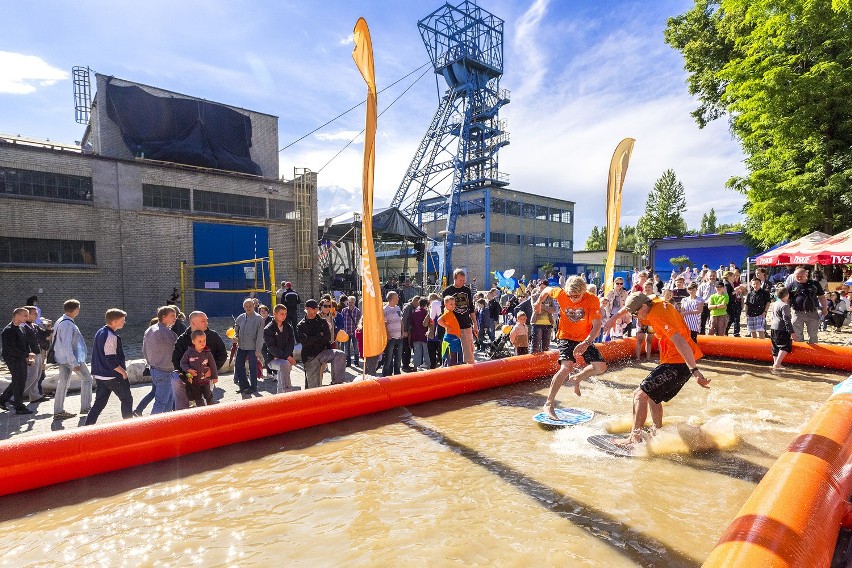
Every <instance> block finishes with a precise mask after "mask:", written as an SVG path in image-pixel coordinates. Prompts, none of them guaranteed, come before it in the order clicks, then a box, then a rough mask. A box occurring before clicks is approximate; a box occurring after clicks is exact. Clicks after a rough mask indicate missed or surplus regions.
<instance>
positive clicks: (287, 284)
mask: <svg viewBox="0 0 852 568" xmlns="http://www.w3.org/2000/svg"><path fill="white" fill-rule="evenodd" d="M292 286H293V284H291V283H290V282H285V283H284V287H285V288H291V287H292Z"/></svg>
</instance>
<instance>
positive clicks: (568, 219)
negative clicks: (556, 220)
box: [560, 210, 571, 223]
mask: <svg viewBox="0 0 852 568" xmlns="http://www.w3.org/2000/svg"><path fill="white" fill-rule="evenodd" d="M560 221H562V222H563V223H570V222H571V212H570V211H568V210H565V211H562V215H561V219H560Z"/></svg>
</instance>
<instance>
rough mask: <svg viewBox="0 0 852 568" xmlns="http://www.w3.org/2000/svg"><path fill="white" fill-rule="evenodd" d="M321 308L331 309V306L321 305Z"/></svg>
mask: <svg viewBox="0 0 852 568" xmlns="http://www.w3.org/2000/svg"><path fill="white" fill-rule="evenodd" d="M321 307H323V308H330V307H331V304H322V305H321Z"/></svg>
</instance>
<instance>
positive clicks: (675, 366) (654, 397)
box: [604, 292, 710, 446]
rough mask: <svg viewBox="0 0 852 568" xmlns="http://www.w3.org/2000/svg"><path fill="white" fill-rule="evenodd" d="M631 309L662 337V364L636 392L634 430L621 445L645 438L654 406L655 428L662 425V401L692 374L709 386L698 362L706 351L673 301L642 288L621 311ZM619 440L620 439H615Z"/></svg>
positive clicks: (634, 395) (670, 397) (628, 298)
mask: <svg viewBox="0 0 852 568" xmlns="http://www.w3.org/2000/svg"><path fill="white" fill-rule="evenodd" d="M624 312H630V313H631V314H633V315H634V316H636V317H637V318H638V319H639V323H640V324H641V325H650V326H651V327H653V328H654V333H656V334H657V337H659V339H660V364H659V365H657V367H656V368H655V369H654V370H653V371H651V373H650V374H649V375H648V376H647V377H645V380H643V381H642V383H641V384H640V385H639V388H638V389H636V390H635V391H634V392H633V430H632V431H631V432H630V436H629V437H628V438H627V439H626V440H624V441H623V442H621V443H620V445H626V446H629V445H632V444H636V443H640V442H642V426H644V425H645V419H646V418H647V417H648V409H649V408H650V410H651V420H652V421H653V422H654V426H655V427H656V428H662V427H663V402H668V401H669V400H671V399H673V398H674V397H675V396H676V395H677V393H678V392H680V389H681V388H683V385H685V384H686V383H687V381H689V378H690V377H692V376H695V378H696V380H697V381H698V384H699V385H700V386H702V387H704V388H710V379H705V378H704V375H702V374H701V371H700V370H699V369H698V367H697V366H696V361H698V360H699V359H701V358H702V357H703V356H704V354H703V353H702V352H701V350H700V349H699V348H698V345H696V344H695V343H694V342H693V341H692V337H691V336H690V333H689V327H687V325H686V322H685V321H684V320H683V316H682V315H680V312H678V311H677V308H675V307H674V306H673V305H672V304H670V303H668V302H665V301H663V300H662V299H660V298H654V299H651V298H649V297H648V296H646V295H645V294H643V293H641V292H633V293H631V294H630V295H629V296H628V297H627V301H626V302H625V303H624V308H622V309H621V310H620V311H619V313H620V314H621V315H624ZM619 313H617V314H613V316H612V317H611V318H610V319H609V321H608V322H607V323H606V325H605V326H604V331H606V330H607V329H609V328H610V327H612V326H613V325H615V322H616V321H617V316H619ZM616 443H617V444H619V443H618V442H616Z"/></svg>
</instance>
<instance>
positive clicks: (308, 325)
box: [296, 298, 346, 389]
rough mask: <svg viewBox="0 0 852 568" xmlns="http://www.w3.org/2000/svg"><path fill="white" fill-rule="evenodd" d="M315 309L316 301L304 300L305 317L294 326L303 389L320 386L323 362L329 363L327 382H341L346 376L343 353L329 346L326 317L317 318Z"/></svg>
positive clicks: (329, 335)
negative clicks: (303, 381) (299, 352)
mask: <svg viewBox="0 0 852 568" xmlns="http://www.w3.org/2000/svg"><path fill="white" fill-rule="evenodd" d="M324 302H327V301H325V300H324ZM319 309H320V305H319V302H317V301H316V300H314V299H313V298H311V299H310V300H308V301H307V302H305V317H304V319H302V321H300V322H299V324H298V325H297V326H296V341H298V342H299V343H301V344H302V363H303V365H304V367H305V388H306V389H310V388H316V387H319V386H322V369H323V366H324V365H325V364H326V363H331V384H333V385H338V384H341V383H343V379H344V377H345V376H346V354H345V353H344V352H343V351H340V350H337V349H332V348H331V341H332V337H331V330H330V329H329V326H328V323H327V322H326V320H324V319H323V318H321V317H319V315H318V314H319Z"/></svg>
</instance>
